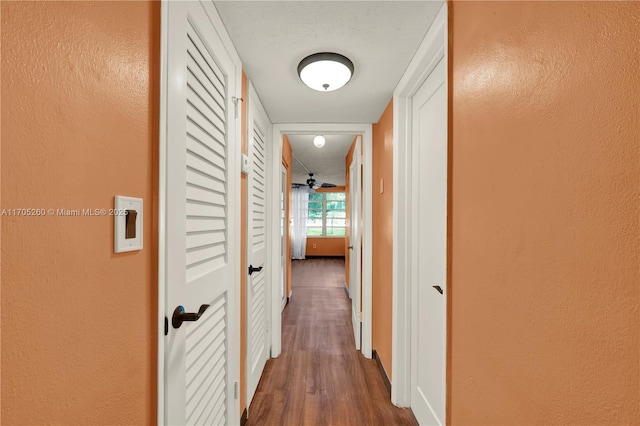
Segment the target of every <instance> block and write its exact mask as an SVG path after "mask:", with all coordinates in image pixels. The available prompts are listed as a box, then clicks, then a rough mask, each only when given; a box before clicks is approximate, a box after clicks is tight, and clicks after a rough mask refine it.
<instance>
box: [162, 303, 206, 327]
mask: <svg viewBox="0 0 640 426" xmlns="http://www.w3.org/2000/svg"><path fill="white" fill-rule="evenodd" d="M208 308H209V305H201V306H200V309H199V310H198V312H185V311H184V306H182V305H180V306H178V307H177V308H176V309H175V310H174V311H173V316H172V317H171V325H173V328H180V326H181V325H182V323H183V322H184V321H198V320H199V319H200V317H201V316H202V314H204V311H206V310H207V309H208Z"/></svg>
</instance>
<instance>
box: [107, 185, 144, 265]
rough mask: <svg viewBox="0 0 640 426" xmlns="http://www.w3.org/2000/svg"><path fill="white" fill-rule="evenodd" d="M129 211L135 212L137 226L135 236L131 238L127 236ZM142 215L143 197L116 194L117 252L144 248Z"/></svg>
mask: <svg viewBox="0 0 640 426" xmlns="http://www.w3.org/2000/svg"><path fill="white" fill-rule="evenodd" d="M127 211H134V212H135V224H134V225H132V226H135V228H134V229H135V232H134V233H135V236H133V237H130V238H127ZM132 217H133V215H132V216H131V217H130V219H131V218H132ZM142 217H143V216H142V198H133V197H123V196H121V195H116V197H115V202H114V209H113V220H114V230H115V232H114V234H115V235H114V241H113V242H114V247H113V251H114V252H115V253H122V252H125V251H134V250H142ZM130 232H133V230H132V229H130Z"/></svg>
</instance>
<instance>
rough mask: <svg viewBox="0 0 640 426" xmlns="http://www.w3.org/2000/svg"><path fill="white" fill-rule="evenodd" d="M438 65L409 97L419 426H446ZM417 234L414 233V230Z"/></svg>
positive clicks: (414, 386) (443, 151) (443, 156)
mask: <svg viewBox="0 0 640 426" xmlns="http://www.w3.org/2000/svg"><path fill="white" fill-rule="evenodd" d="M445 78H446V61H445V60H441V61H440V63H439V64H438V65H437V66H436V67H435V69H434V70H433V72H432V73H431V75H430V76H429V77H428V78H427V80H426V81H425V83H424V84H423V85H422V87H421V88H420V89H419V90H418V92H417V93H416V94H415V96H414V97H413V110H412V115H413V130H412V138H413V143H412V146H414V147H415V149H416V151H417V152H416V155H415V156H414V163H413V164H414V170H416V173H417V178H418V179H417V194H418V200H417V208H418V215H417V216H416V217H418V218H419V221H417V223H415V224H414V230H415V232H417V236H418V238H417V241H419V242H420V243H419V244H416V245H415V249H416V250H417V259H418V262H417V263H418V264H417V273H418V276H417V277H416V279H415V280H414V281H415V282H416V283H417V286H416V287H414V288H415V289H416V294H415V296H414V297H413V305H412V309H411V311H412V317H413V318H412V324H413V327H412V341H411V346H412V347H411V355H412V356H411V371H412V382H411V408H412V410H413V412H414V414H415V416H416V419H417V420H418V422H419V423H420V424H421V425H434V424H445V396H446V364H445V363H446V356H445V355H446V306H447V298H446V279H447V259H446V253H447V87H446V84H445ZM416 228H417V229H416Z"/></svg>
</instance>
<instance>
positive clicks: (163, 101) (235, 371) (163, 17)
mask: <svg viewBox="0 0 640 426" xmlns="http://www.w3.org/2000/svg"><path fill="white" fill-rule="evenodd" d="M169 1H170V0H162V2H161V5H160V117H159V135H158V136H159V137H158V143H159V147H158V211H157V214H158V328H157V333H158V348H157V350H158V353H157V360H158V368H157V376H158V382H157V403H158V408H157V418H158V420H157V422H158V424H165V423H166V422H165V335H164V330H165V317H166V318H169V316H170V315H169V314H168V313H167V307H166V286H167V282H166V268H167V262H166V249H165V246H166V243H167V235H166V217H165V211H166V207H167V192H166V191H167V160H168V158H167V89H168V86H169V84H170V83H171V82H170V81H168V78H167V69H168V66H169V62H168V51H167V48H168V43H169V28H168V21H169V15H168V7H167V3H168V2H169ZM202 5H203V7H204V9H205V10H206V11H207V14H208V17H209V19H210V20H211V23H212V24H213V27H214V28H215V30H216V33H217V34H218V37H219V38H220V40H221V41H222V44H223V46H224V49H225V50H226V52H227V53H228V55H229V57H230V58H231V61H232V62H233V65H234V67H235V70H234V72H235V80H236V87H235V88H230V91H234V90H235V94H234V96H235V97H237V98H241V97H242V85H241V84H240V82H241V81H242V62H241V61H240V56H239V55H238V53H237V52H236V50H235V47H234V46H233V42H232V41H231V37H229V34H228V33H227V31H226V29H225V26H224V24H223V23H222V19H221V18H220V15H219V14H218V11H217V10H216V8H215V6H214V5H213V2H207V1H203V2H202ZM238 108H239V106H238ZM230 127H231V126H230ZM229 130H230V133H231V136H230V137H233V138H236V139H237V140H238V143H236V144H233V148H234V149H230V150H229V161H234V162H235V163H236V164H240V155H241V144H240V139H239V138H240V134H241V120H240V112H239V109H238V117H237V119H235V125H234V126H233V128H230V129H229ZM238 169H239V167H238ZM234 182H235V184H234ZM229 201H230V202H231V203H233V204H234V205H237V206H238V211H240V179H239V178H238V179H233V180H231V184H230V185H229ZM228 232H229V235H238V236H239V235H240V220H239V218H232V217H230V218H229V222H228ZM238 242H239V240H238ZM235 246H236V247H234V245H231V244H230V245H229V248H230V249H231V248H233V249H234V250H236V255H235V256H230V258H232V259H234V264H232V265H231V267H232V268H234V269H235V270H239V269H240V263H239V262H240V256H241V253H240V252H241V250H240V244H236V245H235ZM235 260H237V262H235ZM236 263H237V264H236ZM232 285H233V286H234V287H235V288H236V289H237V290H238V291H234V292H232V294H233V295H235V296H234V298H233V300H230V301H229V303H232V304H234V305H235V307H236V308H235V309H234V312H235V313H236V318H233V319H232V321H230V325H229V336H230V339H237V340H238V343H239V340H240V325H239V324H240V291H239V288H240V275H239V274H236V275H235V278H234V283H233V284H232ZM229 363H230V366H229V371H230V375H229V379H230V380H232V381H237V382H238V383H239V382H240V361H239V360H236V359H233V360H229ZM234 412H236V413H238V421H237V422H236V421H232V422H231V424H236V423H239V416H240V398H239V396H238V398H236V400H235V402H234Z"/></svg>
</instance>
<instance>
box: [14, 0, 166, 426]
mask: <svg viewBox="0 0 640 426" xmlns="http://www.w3.org/2000/svg"><path fill="white" fill-rule="evenodd" d="M1 7H2V126H1V127H2V134H1V137H2V148H1V149H2V152H1V154H2V155H1V158H2V189H1V191H2V208H4V209H14V208H16V209H17V208H43V209H49V208H53V209H83V208H90V209H100V208H104V209H109V208H113V199H114V196H115V195H127V196H133V197H142V198H143V200H144V249H143V250H142V251H135V252H129V253H121V254H114V253H113V232H114V230H113V217H112V216H97V217H87V216H85V217H81V216H76V217H61V216H55V215H47V216H45V217H16V216H5V217H3V218H2V301H1V303H2V373H3V375H2V423H4V424H7V425H9V424H32V425H35V424H45V423H47V424H48V423H51V424H152V423H155V422H156V352H157V350H156V348H157V339H158V336H157V332H156V329H157V303H158V302H157V300H158V296H157V268H158V265H157V256H158V254H157V232H156V229H157V226H158V224H157V223H156V222H155V220H156V218H155V215H154V214H153V212H154V211H157V208H158V207H157V198H156V197H157V181H158V170H157V167H156V164H157V163H158V157H157V155H158V151H157V146H158V130H157V129H158V115H159V111H158V105H159V99H158V95H159V81H158V70H159V52H160V5H159V3H153V2H118V3H111V2H92V3H87V2H38V3H35V2H33V3H32V2H14V3H11V2H2V5H1Z"/></svg>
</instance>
